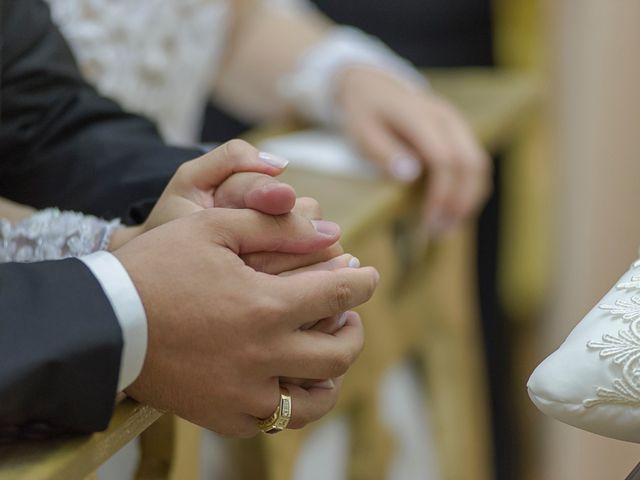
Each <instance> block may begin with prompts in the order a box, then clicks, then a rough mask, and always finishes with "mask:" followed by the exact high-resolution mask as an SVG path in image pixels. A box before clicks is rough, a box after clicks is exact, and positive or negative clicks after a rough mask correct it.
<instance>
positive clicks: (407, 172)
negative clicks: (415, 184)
mask: <svg viewBox="0 0 640 480" xmlns="http://www.w3.org/2000/svg"><path fill="white" fill-rule="evenodd" d="M421 170H422V168H421V167H420V162H419V161H418V159H417V158H415V157H412V156H411V155H398V156H397V157H395V158H394V159H393V160H392V161H391V175H393V176H394V178H396V179H397V180H400V181H401V182H412V181H413V180H415V179H416V178H418V177H419V176H420V171H421Z"/></svg>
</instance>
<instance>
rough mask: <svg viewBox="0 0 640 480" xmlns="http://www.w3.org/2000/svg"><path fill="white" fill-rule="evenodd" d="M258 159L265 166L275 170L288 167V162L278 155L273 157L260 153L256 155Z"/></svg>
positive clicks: (269, 154) (270, 154)
mask: <svg viewBox="0 0 640 480" xmlns="http://www.w3.org/2000/svg"><path fill="white" fill-rule="evenodd" d="M258 158H259V159H260V160H262V161H263V162H264V163H266V164H267V165H270V166H272V167H275V168H285V167H286V166H287V165H289V160H287V159H286V158H282V157H279V156H278V155H273V154H272V153H267V152H260V153H259V154H258Z"/></svg>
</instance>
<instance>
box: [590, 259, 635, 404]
mask: <svg viewBox="0 0 640 480" xmlns="http://www.w3.org/2000/svg"><path fill="white" fill-rule="evenodd" d="M638 267H640V260H638V261H636V262H635V263H634V264H633V265H632V266H631V268H638ZM617 288H618V289H640V275H636V276H632V277H631V281H630V282H623V283H620V284H618V285H617ZM600 308H601V309H603V310H607V311H608V312H609V313H610V314H611V315H613V316H617V317H620V318H622V320H624V321H628V322H630V323H629V325H628V327H627V328H626V329H622V330H619V331H618V334H617V335H610V334H604V335H603V336H602V341H600V342H596V341H589V342H587V347H588V348H591V349H596V350H599V351H600V358H602V359H610V361H611V362H613V364H615V365H618V366H622V377H621V378H616V379H614V380H613V382H612V386H611V388H605V387H597V388H596V396H597V398H591V399H587V400H584V401H583V402H582V404H583V405H584V406H585V407H587V408H590V407H593V406H596V405H602V404H618V405H628V406H632V407H640V296H633V297H631V299H629V300H626V299H620V300H618V301H616V303H615V305H607V304H603V305H600Z"/></svg>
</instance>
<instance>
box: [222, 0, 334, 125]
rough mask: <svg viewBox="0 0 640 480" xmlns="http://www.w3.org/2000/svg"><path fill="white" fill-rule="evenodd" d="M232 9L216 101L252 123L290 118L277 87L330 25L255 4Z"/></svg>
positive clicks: (314, 16) (248, 1)
mask: <svg viewBox="0 0 640 480" xmlns="http://www.w3.org/2000/svg"><path fill="white" fill-rule="evenodd" d="M234 6H235V7H236V10H235V12H236V22H235V24H234V27H235V29H234V31H233V32H232V35H231V39H230V41H229V46H228V48H227V51H226V59H225V61H224V64H223V66H222V68H221V69H220V71H221V72H223V73H222V74H221V75H220V76H219V77H218V79H217V81H216V82H215V86H214V95H215V96H216V99H217V100H218V101H219V103H220V104H222V105H223V106H225V107H227V108H228V109H230V110H231V111H233V112H234V113H236V114H237V115H239V116H241V117H243V118H245V119H247V120H251V121H260V120H262V119H264V118H270V119H272V118H274V117H275V118H278V117H283V116H287V115H290V114H291V113H292V109H291V106H290V105H289V104H288V102H287V101H286V100H285V99H284V98H283V97H282V96H281V95H280V94H279V91H278V85H279V82H280V80H281V79H282V78H283V77H285V76H286V75H287V74H290V73H291V72H293V71H294V70H295V69H296V67H297V65H298V62H299V61H300V58H301V56H302V55H303V54H304V52H305V51H307V50H308V49H309V48H311V47H312V46H314V45H315V44H317V43H318V42H320V41H321V40H322V39H323V38H324V37H325V35H326V34H327V32H328V31H329V29H330V27H331V25H332V24H331V21H330V20H329V19H327V18H325V17H323V16H322V15H321V14H320V13H318V12H316V11H314V10H309V11H305V10H297V11H292V12H283V11H282V10H281V9H277V8H270V7H268V6H265V5H261V1H260V0H236V1H235V3H234Z"/></svg>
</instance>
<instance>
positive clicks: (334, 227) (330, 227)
mask: <svg viewBox="0 0 640 480" xmlns="http://www.w3.org/2000/svg"><path fill="white" fill-rule="evenodd" d="M311 223H313V227H314V228H315V229H316V232H318V233H319V234H321V235H325V236H327V237H335V236H336V235H338V234H339V233H340V226H339V225H338V224H337V223H334V222H328V221H326V220H311Z"/></svg>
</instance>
